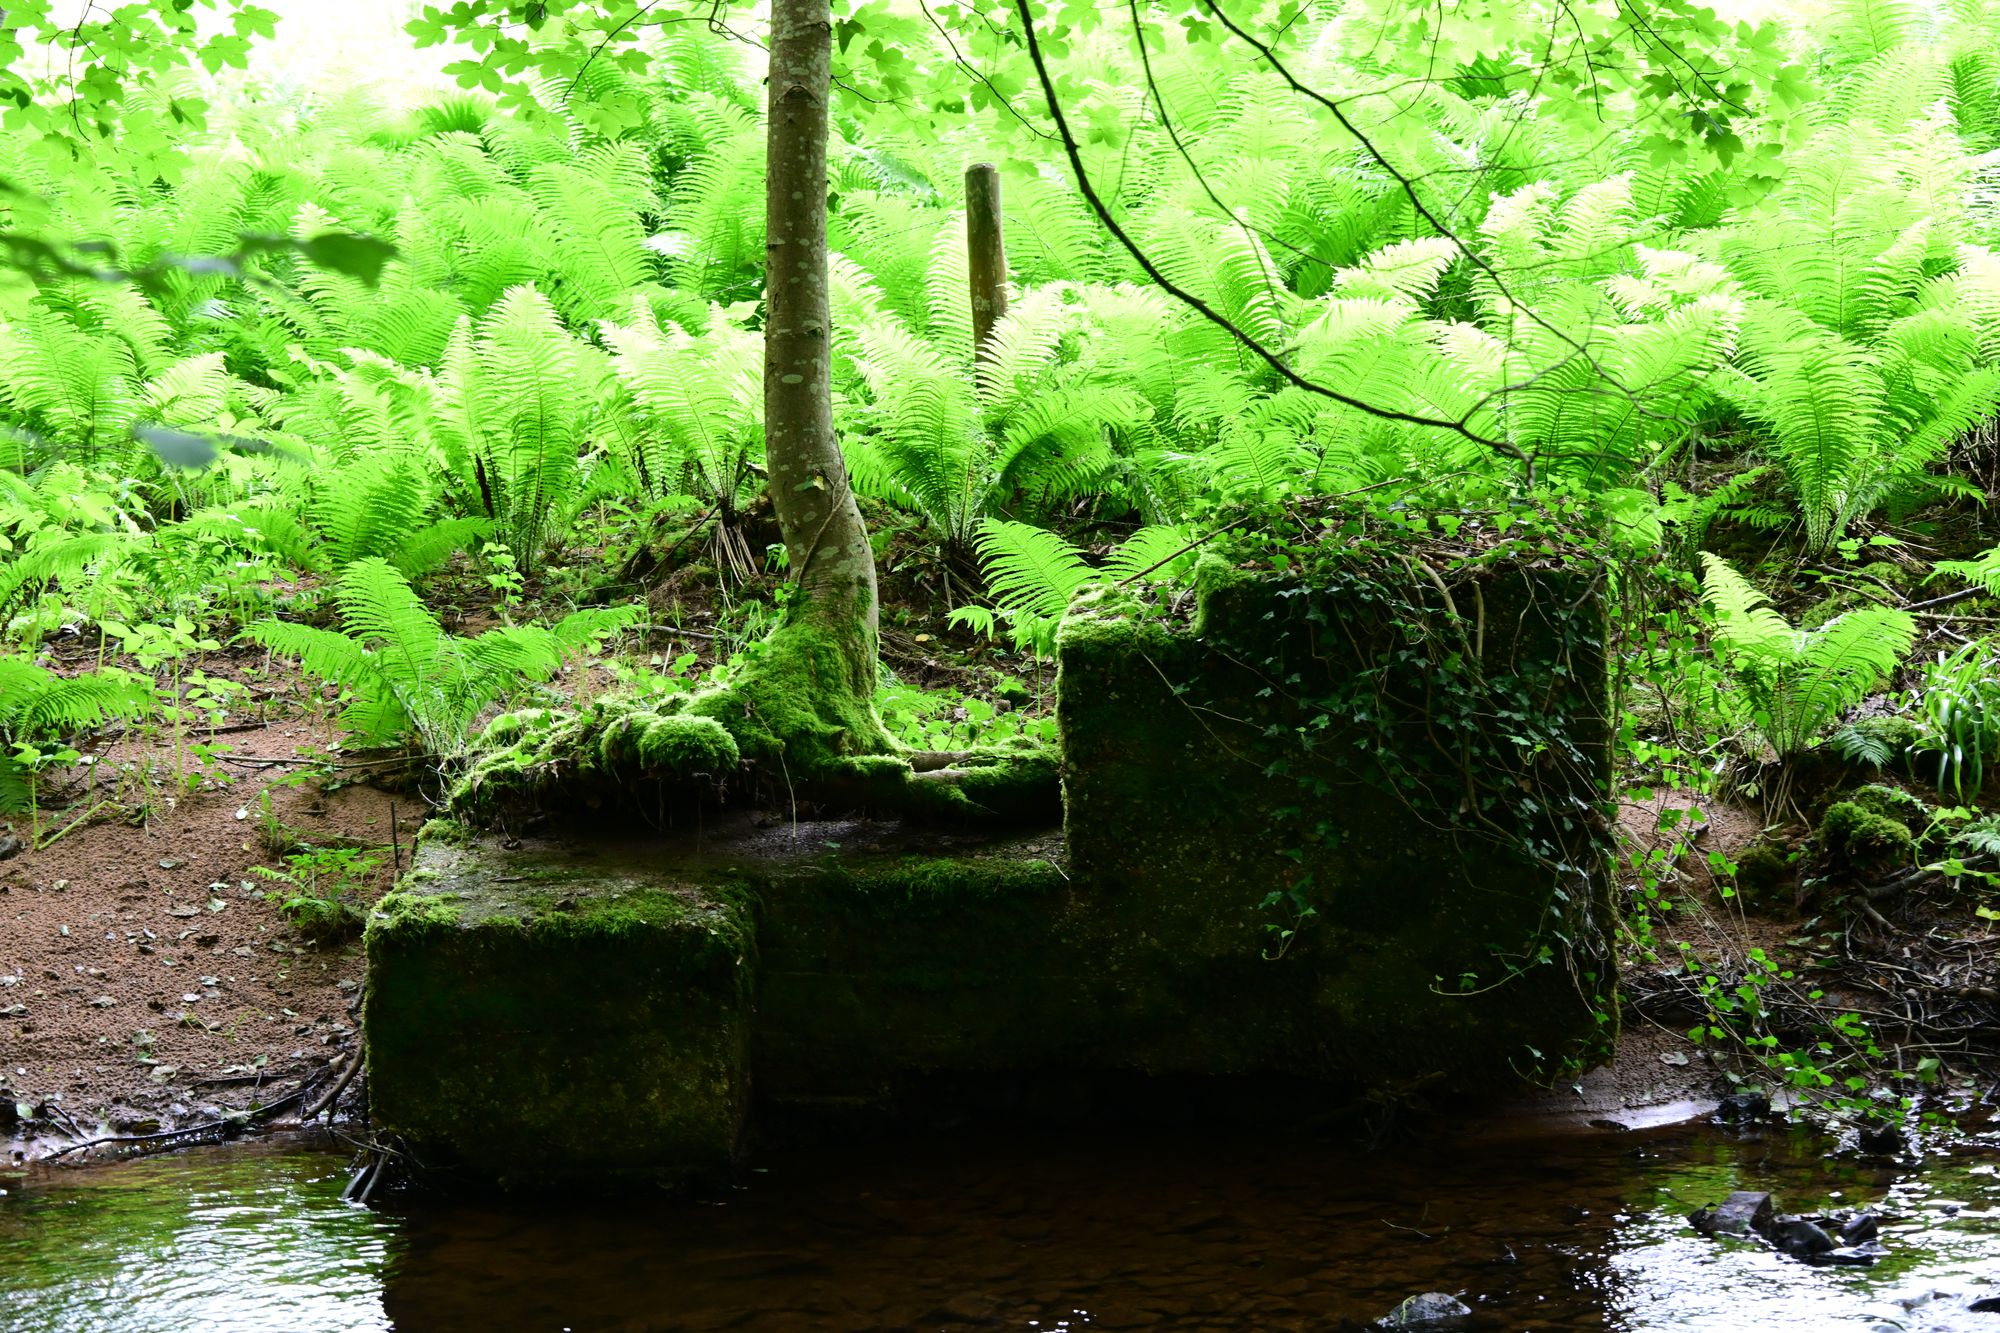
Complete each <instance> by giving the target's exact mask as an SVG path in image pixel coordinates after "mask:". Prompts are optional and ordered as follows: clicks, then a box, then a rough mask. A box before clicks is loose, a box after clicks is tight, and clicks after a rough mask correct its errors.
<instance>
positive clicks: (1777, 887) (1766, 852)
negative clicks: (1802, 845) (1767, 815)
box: [1736, 838, 1797, 904]
mask: <svg viewBox="0 0 2000 1333" xmlns="http://www.w3.org/2000/svg"><path fill="white" fill-rule="evenodd" d="M1796 878H1797V875H1796V872H1795V868H1794V866H1793V864H1792V859H1791V852H1790V849H1789V848H1787V847H1786V846H1785V845H1784V844H1783V843H1779V842H1775V841H1773V840H1771V839H1769V838H1759V839H1758V840H1757V841H1755V842H1753V843H1751V844H1750V845H1749V846H1748V847H1747V848H1745V849H1744V851H1743V855H1741V856H1739V857H1737V858H1736V887H1737V889H1738V891H1740V892H1741V893H1742V894H1743V896H1744V897H1745V898H1747V899H1749V900H1750V901H1751V902H1753V903H1758V904H1766V903H1771V902H1773V901H1775V900H1776V899H1778V898H1779V897H1780V896H1782V893H1783V891H1784V890H1785V889H1786V888H1788V887H1789V886H1790V885H1791V884H1792V882H1793V881H1794V880H1795V879H1796Z"/></svg>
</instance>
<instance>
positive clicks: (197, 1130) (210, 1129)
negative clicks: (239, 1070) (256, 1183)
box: [43, 1088, 305, 1162]
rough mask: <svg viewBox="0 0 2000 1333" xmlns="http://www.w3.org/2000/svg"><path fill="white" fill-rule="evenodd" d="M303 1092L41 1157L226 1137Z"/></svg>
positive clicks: (260, 1120) (75, 1145) (105, 1138)
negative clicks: (192, 1122)
mask: <svg viewBox="0 0 2000 1333" xmlns="http://www.w3.org/2000/svg"><path fill="white" fill-rule="evenodd" d="M304 1092H305V1089H303V1088H301V1089H299V1090H298V1091H296V1092H292V1093H288V1094H286V1095H285V1096H283V1097H280V1098H279V1099H278V1100H277V1101H275V1102H271V1103H270V1104H268V1105H265V1106H260V1107H258V1108H257V1109H256V1110H255V1111H248V1112H238V1113H237V1114H235V1115H233V1116H223V1117H222V1118H221V1119H219V1120H210V1121H208V1122H207V1123H205V1124H200V1125H189V1126H187V1127H186V1128H184V1129H163V1130H160V1131H159V1132H158V1133H154V1134H107V1135H105V1136H103V1137H102V1138H95V1139H85V1140H84V1141H83V1142H82V1143H72V1144H70V1145H69V1146H68V1147H67V1148H59V1149H57V1150H56V1151H55V1152H52V1153H50V1154H49V1155H48V1156H47V1157H46V1158H44V1159H43V1160H45V1161H50V1162H53V1161H55V1160H56V1158H58V1157H67V1156H69V1155H70V1154H71V1153H73V1152H85V1151H87V1150H89V1149H91V1148H101V1147H104V1146H105V1145H106V1144H112V1143H162V1142H164V1141H165V1140H168V1139H188V1138H197V1137H200V1136H201V1135H204V1134H214V1133H217V1132H221V1133H223V1134H224V1135H225V1136H227V1135H228V1134H230V1133H237V1132H241V1131H242V1130H244V1129H246V1128H248V1127H250V1126H252V1125H258V1124H261V1123H263V1122H264V1121H266V1120H268V1119H270V1118H271V1117H272V1116H274V1115H276V1114H277V1113H278V1112H279V1111H282V1110H284V1109H285V1108H286V1107H287V1106H290V1105H291V1104H292V1103H293V1102H296V1101H298V1100H299V1099H300V1097H302V1096H303V1095H304Z"/></svg>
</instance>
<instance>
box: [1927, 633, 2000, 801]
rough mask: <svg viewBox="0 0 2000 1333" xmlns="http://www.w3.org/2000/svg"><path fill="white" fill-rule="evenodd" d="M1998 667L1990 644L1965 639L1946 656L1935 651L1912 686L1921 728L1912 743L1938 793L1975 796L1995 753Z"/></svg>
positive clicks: (1999, 749)
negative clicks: (1932, 659) (1966, 641)
mask: <svg viewBox="0 0 2000 1333" xmlns="http://www.w3.org/2000/svg"><path fill="white" fill-rule="evenodd" d="M1996 668H2000V661H1996V657H1995V654H1994V652H1993V649H1992V647H1991V645H1989V644H1986V643H1983V642H1982V643H1968V644H1966V645H1965V646H1964V647H1962V648H1960V649H1958V651H1956V652H1954V653H1951V654H1949V655H1947V654H1944V653H1939V654H1938V655H1937V658H1936V660H1935V661H1932V662H1930V663H1927V664H1926V665H1925V667H1924V678H1923V683H1922V684H1920V685H1919V686H1918V687H1917V691H1916V704H1917V717H1918V719H1919V726H1920V728H1921V730H1920V732H1919V734H1918V737H1917V740H1916V743H1915V745H1914V746H1913V747H1912V748H1913V751H1914V754H1913V757H1915V756H1926V757H1927V758H1928V761H1929V762H1926V763H1925V766H1924V767H1925V769H1926V771H1927V773H1928V774H1929V775H1930V777H1931V781H1932V783H1933V784H1934V785H1935V786H1936V787H1937V789H1938V790H1939V791H1941V792H1946V791H1948V792H1950V793H1951V794H1952V795H1953V796H1954V797H1955V798H1957V799H1958V800H1960V801H1969V800H1971V799H1973V798H1975V797H1977V796H1978V795H1979V791H1980V789H1981V788H1982V787H1984V786H1985V785H1986V765H1987V764H1988V762H1990V761H1991V760H1993V759H1994V758H1995V757H2000V679H1996V678H1995V676H1994V672H1995V670H1996Z"/></svg>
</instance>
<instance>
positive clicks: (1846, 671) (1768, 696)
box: [1702, 553, 1916, 759]
mask: <svg viewBox="0 0 2000 1333" xmlns="http://www.w3.org/2000/svg"><path fill="white" fill-rule="evenodd" d="M1702 571H1703V577H1702V592H1703V597H1704V599H1705V600H1706V601H1707V603H1708V605H1709V607H1710V609H1711V610H1712V611H1713V612H1714V614H1715V620H1716V625H1715V639H1714V651H1715V655H1716V658H1717V660H1718V661H1720V662H1721V663H1722V665H1723V666H1724V667H1725V668H1726V669H1727V670H1728V672H1729V674H1730V676H1731V677H1732V679H1733V680H1734V681H1735V683H1736V690H1735V691H1733V692H1732V693H1730V694H1728V695H1725V696H1724V697H1725V700H1726V701H1728V702H1729V704H1730V706H1731V707H1732V708H1734V709H1735V710H1736V713H1737V715H1738V716H1739V717H1740V718H1741V720H1742V721H1743V722H1744V723H1746V724H1748V725H1749V726H1751V727H1752V728H1754V729H1755V730H1756V732H1757V733H1758V735H1760V736H1761V737H1762V738H1763V739H1764V741H1765V743H1766V744H1768V745H1769V746H1770V747H1771V749H1772V750H1774V751H1775V752H1776V753H1777V755H1778V757H1779V758H1781V759H1784V758H1790V757H1791V756H1793V755H1796V754H1798V753H1800V752H1802V751H1804V750H1805V749H1807V748H1808V747H1810V746H1812V745H1814V744H1815V743H1817V742H1818V741H1819V739H1820V738H1821V736H1822V735H1823V734H1824V733H1825V732H1826V731H1827V730H1828V729H1829V728H1830V727H1831V726H1832V725H1833V724H1834V723H1835V722H1836V721H1838V720H1839V717H1840V714H1841V713H1842V712H1844V711H1845V710H1847V709H1848V708H1851V707H1852V706H1854V705H1855V704H1857V703H1860V702H1861V700H1862V699H1863V698H1865V697H1866V696H1867V694H1868V693H1869V691H1870V690H1872V689H1874V688H1875V687H1876V686H1877V685H1879V684H1881V682H1882V681H1883V680H1884V679H1885V678H1886V677H1887V676H1888V675H1889V674H1890V673H1891V672H1893V671H1894V670H1895V669H1896V667H1897V666H1898V665H1899V664H1900V663H1901V662H1902V660H1903V658H1904V657H1905V656H1906V655H1908V653H1909V651H1910V645H1911V643H1912V642H1913V641H1914V639H1915V637H1916V626H1915V623H1914V622H1913V621H1912V620H1911V619H1910V616H1909V614H1908V613H1907V612H1904V611H1895V610H1890V609H1888V608H1886V607H1866V608H1864V609H1862V610H1859V611H1852V612H1849V613H1848V614H1846V615H1844V616H1840V617H1838V618H1837V619H1834V620H1832V621H1829V622H1828V623H1827V624H1825V625H1822V626H1821V627H1820V628H1818V629H1816V630H1796V629H1793V628H1792V627H1791V626H1790V625H1789V624H1787V623H1786V622H1785V620H1784V618H1783V617H1782V616H1780V615H1779V614H1778V613H1777V611H1776V610H1774V609H1773V608H1772V606H1771V604H1770V601H1769V599H1768V598H1766V597H1765V596H1764V594H1763V593H1762V592H1760V591H1759V590H1758V589H1757V588H1756V587H1754V586H1753V585H1752V584H1751V583H1750V582H1749V581H1748V580H1746V579H1745V578H1744V577H1743V576H1742V575H1741V574H1738V573H1737V572H1736V571H1735V570H1734V569H1732V568H1731V567H1730V566H1729V564H1728V562H1727V561H1725V560H1723V559H1721V558H1720V557H1718V556H1714V555H1709V554H1706V553H1704V554H1703V556H1702Z"/></svg>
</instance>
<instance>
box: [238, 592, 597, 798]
mask: <svg viewBox="0 0 2000 1333" xmlns="http://www.w3.org/2000/svg"><path fill="white" fill-rule="evenodd" d="M334 596H335V601H336V602H337V603H338V605H339V608H340V618H341V623H342V625H343V630H330V629H321V628H319V627H317V626H313V625H299V624H289V623H286V622H283V621H276V620H267V621H264V622H261V623H259V624H256V625H253V626H251V627H250V628H249V630H247V631H246V636H247V637H248V638H250V639H251V640H252V641H254V642H257V643H261V644H263V645H264V646H265V647H267V648H270V649H272V650H274V651H276V652H280V653H284V654H286V655H287V656H291V657H296V658H297V659H299V663H300V665H301V666H303V667H304V668H305V669H306V671H308V672H310V673H311V674H312V675H315V676H318V677H319V678H320V679H322V680H326V681H329V682H331V683H333V684H335V685H338V686H340V687H342V688H343V689H344V690H346V691H347V692H348V693H349V695H350V700H349V702H348V704H347V706H346V708H345V709H344V710H343V711H342V713H341V724H342V725H343V726H344V727H346V728H347V729H348V730H349V731H350V732H351V733H353V734H354V735H355V736H356V737H357V738H358V739H360V740H362V741H363V742H365V743H368V744H372V745H408V746H413V747H415V748H416V749H418V750H420V751H421V752H422V753H424V754H426V755H429V756H431V757H433V758H436V759H440V760H454V759H457V758H460V757H461V756H463V755H464V753H465V752H466V748H467V743H468V741H469V740H470V736H471V730H472V726H473V723H474V721H475V720H476V719H477V718H478V716H479V714H480V712H481V711H482V710H483V709H484V708H486V706H487V705H489V704H491V703H493V702H494V701H495V700H497V699H499V698H501V697H503V696H504V695H506V694H508V693H511V692H512V691H514V690H516V689H518V688H519V687H520V685H521V684H523V683H525V682H530V681H537V680H546V679H547V678H548V677H549V676H551V675H553V674H555V672H556V670H557V668H559V667H560V666H561V665H562V663H563V661H564V660H565V659H566V658H567V657H569V656H571V655H572V654H574V653H576V652H578V651H580V650H581V649H583V648H584V647H585V646H587V645H589V644H591V643H593V642H594V641H595V640H597V639H599V638H602V637H603V636H605V635H607V634H610V633H613V632H615V631H616V630H617V629H618V628H620V627H621V626H623V625H627V624H630V623H631V622H632V621H633V620H634V619H635V618H636V616H637V610H636V608H631V607H621V608H616V609H596V610H588V611H578V612H575V613H573V614H571V615H569V616H567V617H565V618H564V619H563V620H562V621H560V622H559V623H557V624H556V625H555V626H553V627H552V628H549V629H543V628H540V627H538V626H514V625H509V626H504V627H502V628H499V629H491V630H488V631H486V632H485V633H484V634H481V635H479V636H477V637H476V638H470V639H463V638H459V637H457V636H455V635H451V634H447V633H446V632H445V631H444V630H443V629H442V628H440V627H439V625H438V621H437V617H436V616H434V615H433V614H432V613H431V612H430V611H429V609H427V608H426V607H425V606H424V604H423V603H422V602H421V601H420V600H418V598H417V595H416V594H415V593H414V592H413V591H411V589H410V585H409V583H408V582H407V581H406V580H405V579H404V578H403V576H402V575H401V574H399V573H397V571H396V569H395V568H394V567H393V566H392V565H390V564H389V563H388V562H387V561H386V560H382V559H380V558H379V557H371V558H369V559H365V560H358V561H356V562H354V563H353V564H351V565H349V566H348V567H347V568H346V570H344V571H343V572H342V573H341V576H340V579H339V582H338V583H337V584H336V586H335V590H334Z"/></svg>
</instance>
